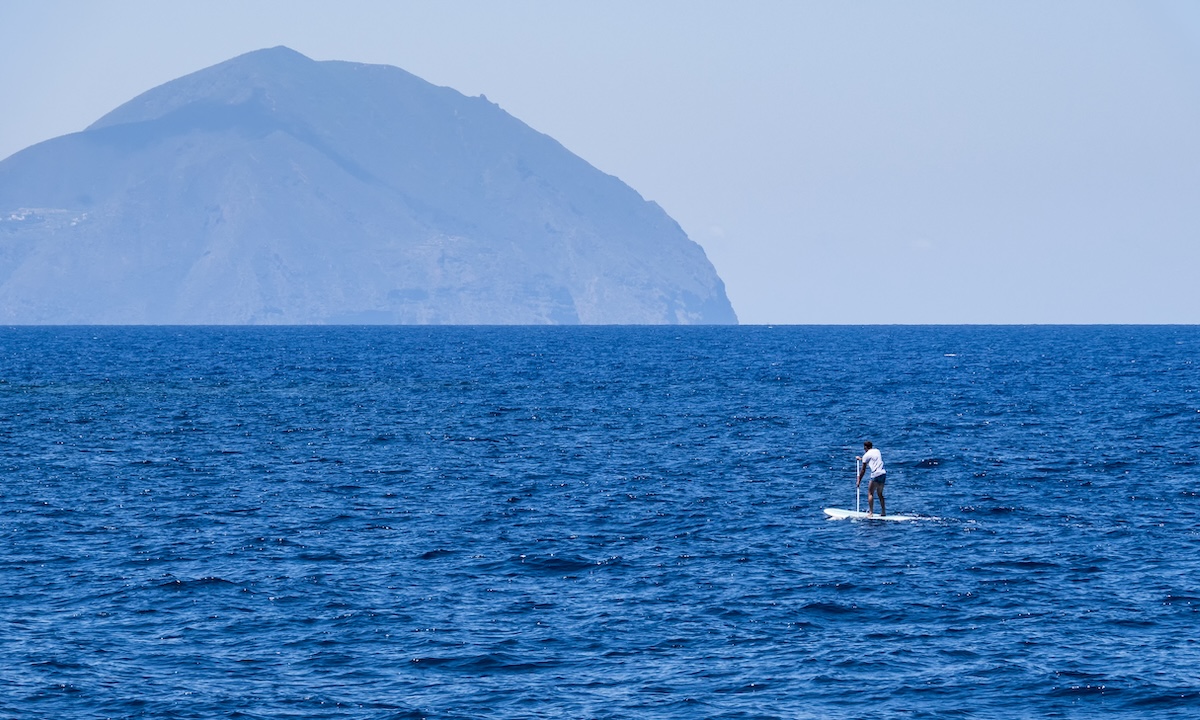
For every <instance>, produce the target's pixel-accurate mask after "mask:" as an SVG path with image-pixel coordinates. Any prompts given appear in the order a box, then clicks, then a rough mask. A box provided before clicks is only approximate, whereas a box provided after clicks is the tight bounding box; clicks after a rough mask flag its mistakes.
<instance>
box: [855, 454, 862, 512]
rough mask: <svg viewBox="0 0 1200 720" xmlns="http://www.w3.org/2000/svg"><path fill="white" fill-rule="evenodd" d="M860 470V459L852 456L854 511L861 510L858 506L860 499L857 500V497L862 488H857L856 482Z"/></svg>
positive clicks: (860, 493) (860, 502)
mask: <svg viewBox="0 0 1200 720" xmlns="http://www.w3.org/2000/svg"><path fill="white" fill-rule="evenodd" d="M860 472H862V460H860V459H859V458H854V511H855V512H862V507H860V505H861V504H862V501H861V500H859V498H860V497H862V490H861V489H859V487H858V484H859V483H858V474H859V473H860Z"/></svg>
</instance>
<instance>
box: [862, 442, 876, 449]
mask: <svg viewBox="0 0 1200 720" xmlns="http://www.w3.org/2000/svg"><path fill="white" fill-rule="evenodd" d="M873 447H875V446H874V445H872V444H871V441H870V440H866V441H864V442H863V450H870V449H871V448H873Z"/></svg>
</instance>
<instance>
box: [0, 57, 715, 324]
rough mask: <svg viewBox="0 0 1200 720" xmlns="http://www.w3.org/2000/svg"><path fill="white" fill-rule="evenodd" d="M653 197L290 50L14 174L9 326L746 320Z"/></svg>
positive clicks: (439, 102)
mask: <svg viewBox="0 0 1200 720" xmlns="http://www.w3.org/2000/svg"><path fill="white" fill-rule="evenodd" d="M736 322H737V318H736V316H735V314H734V312H733V308H732V307H731V305H730V303H729V300H728V298H727V297H726V295H725V289H724V284H723V283H722V282H721V279H720V278H719V277H718V276H717V273H716V271H715V270H714V269H713V266H712V264H711V263H710V262H709V261H708V259H707V257H706V256H705V254H704V251H703V250H702V249H701V248H700V246H699V245H697V244H696V243H694V242H692V241H691V240H690V239H688V237H687V235H686V234H685V233H684V232H683V230H682V229H681V228H680V227H679V225H678V224H677V223H676V222H675V221H673V220H672V219H671V218H670V217H669V216H668V215H667V214H666V213H665V212H664V211H663V210H662V208H660V207H659V206H658V205H657V204H655V203H653V202H647V201H646V200H645V199H643V198H642V197H641V196H640V195H639V194H638V193H637V192H635V191H634V190H633V189H631V188H630V187H628V186H627V185H625V184H624V183H623V182H621V181H620V180H618V179H617V178H615V177H612V176H610V175H606V174H604V173H602V172H600V171H599V170H597V169H596V168H594V167H592V166H591V165H589V164H588V163H587V162H585V161H584V160H582V159H580V158H579V157H577V156H576V155H573V154H572V153H570V152H569V151H567V150H566V149H565V148H563V147H562V145H560V144H559V143H557V142H556V141H554V140H553V139H552V138H550V137H548V136H546V135H543V134H541V133H538V132H536V131H535V130H533V129H531V128H530V127H528V126H527V125H525V124H524V123H522V122H520V121H519V120H517V119H516V118H514V117H512V116H511V115H509V114H508V113H506V112H504V111H503V110H501V109H500V108H499V107H498V106H497V105H495V104H493V103H491V102H489V101H488V100H487V99H486V98H485V97H482V96H481V97H466V96H464V95H462V94H460V93H458V92H456V91H455V90H452V89H450V88H444V87H438V86H435V85H432V84H430V83H427V82H425V81H424V80H421V79H420V78H418V77H416V76H414V75H411V74H409V73H407V72H405V71H403V70H400V69H399V68H395V67H389V66H383V65H365V64H359V63H349V62H339V61H327V62H317V61H314V60H311V59H309V58H307V57H305V56H303V55H301V54H299V53H297V52H295V51H293V50H290V49H288V48H284V47H277V48H272V49H267V50H259V51H256V52H251V53H248V54H246V55H242V56H240V57H236V58H234V59H232V60H228V61H226V62H223V63H221V64H218V65H215V66H213V67H210V68H207V69H205V70H201V71H199V72H196V73H193V74H191V75H187V76H185V77H182V78H179V79H176V80H173V81H171V82H168V83H166V84H164V85H161V86H159V87H157V88H154V89H152V90H150V91H148V92H146V93H144V94H142V95H140V96H138V97H136V98H134V99H133V100H131V101H129V102H128V103H126V104H124V105H122V106H121V107H118V108H117V109H116V110H113V111H112V112H110V113H109V114H108V115H105V116H104V117H102V118H100V119H99V120H98V121H96V122H95V123H94V124H93V125H91V126H90V127H88V128H87V129H86V130H84V131H82V132H79V133H74V134H71V135H65V136H63V137H59V138H55V139H53V140H48V141H46V142H43V143H40V144H38V145H34V146H32V147H30V148H27V149H25V150H23V151H21V152H19V153H17V154H15V155H13V156H11V157H9V158H8V159H6V160H4V161H3V162H0V323H7V324H263V323H273V324H316V323H348V324H359V323H422V324H426V323H428V324H574V323H585V324H663V323H666V324H673V323H680V324H696V323H736Z"/></svg>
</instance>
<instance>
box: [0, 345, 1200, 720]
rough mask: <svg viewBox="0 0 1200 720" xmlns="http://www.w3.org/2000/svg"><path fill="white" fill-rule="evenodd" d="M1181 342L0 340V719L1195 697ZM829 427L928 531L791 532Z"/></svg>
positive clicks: (838, 448) (839, 498)
mask: <svg viewBox="0 0 1200 720" xmlns="http://www.w3.org/2000/svg"><path fill="white" fill-rule="evenodd" d="M1198 359H1200V328H1197V327H1046V326H1039V327H774V328H772V327H713V328H606V327H599V328H447V327H442V328H382V327H346V328H311V327H309V328H111V327H109V328H0V471H2V472H3V475H2V477H3V481H2V483H0V622H2V627H3V629H2V631H0V637H2V640H3V642H2V643H0V715H2V716H3V717H13V718H33V717H38V718H41V717H45V718H51V717H53V718H76V717H78V718H101V717H109V718H168V717H169V718H212V717H236V718H425V717H428V718H642V717H653V718H705V717H711V718H809V717H812V718H859V717H915V718H932V717H936V718H942V717H947V718H949V717H962V718H1002V717H1003V718H1010V717H1063V718H1076V717H1094V716H1099V715H1104V716H1107V717H1155V718H1162V717H1197V716H1200V629H1198V624H1197V623H1198V621H1200V529H1198V520H1200V498H1198V496H1197V490H1198V486H1200V477H1198V475H1197V470H1198V468H1200V367H1197V364H1196V363H1197V360H1198ZM864 439H870V440H872V441H874V443H875V444H876V446H877V447H879V448H880V449H881V450H882V452H883V457H884V460H885V462H886V465H887V468H888V478H889V482H888V490H887V498H888V510H889V512H892V513H911V514H919V515H923V516H930V517H936V518H938V519H936V520H923V521H919V522H912V523H881V522H854V521H836V520H827V519H825V516H824V514H823V512H822V508H824V507H827V506H841V507H853V506H854V502H855V497H854V487H853V481H854V456H855V455H856V454H861V452H862V447H861V442H862V441H863V440H864ZM864 501H865V498H864Z"/></svg>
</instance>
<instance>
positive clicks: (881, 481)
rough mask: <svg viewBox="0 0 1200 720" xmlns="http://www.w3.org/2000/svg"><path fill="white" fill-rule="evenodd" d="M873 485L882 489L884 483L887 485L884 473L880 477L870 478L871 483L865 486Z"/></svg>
mask: <svg viewBox="0 0 1200 720" xmlns="http://www.w3.org/2000/svg"><path fill="white" fill-rule="evenodd" d="M875 483H879V486H880V487H883V485H884V484H885V483H887V473H884V474H882V475H880V476H879V477H874V478H871V482H870V483H868V484H867V487H871V485H873V484H875Z"/></svg>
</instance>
